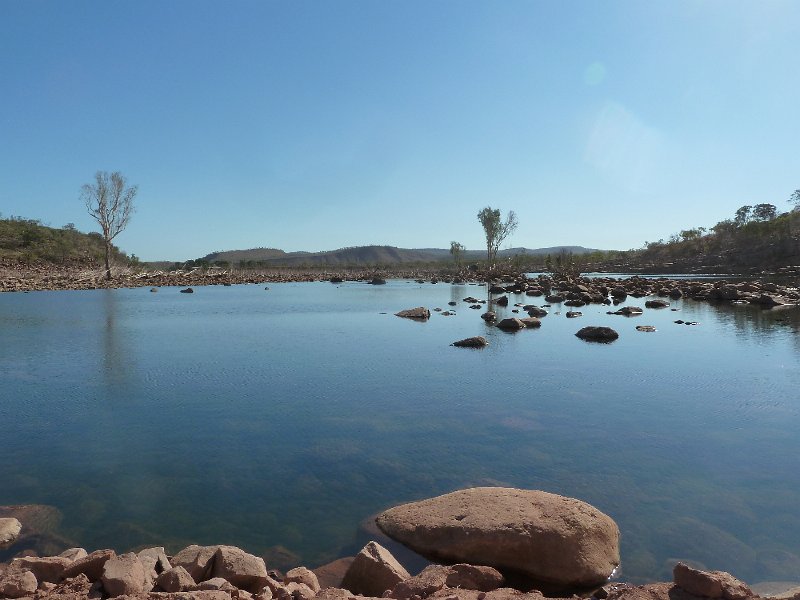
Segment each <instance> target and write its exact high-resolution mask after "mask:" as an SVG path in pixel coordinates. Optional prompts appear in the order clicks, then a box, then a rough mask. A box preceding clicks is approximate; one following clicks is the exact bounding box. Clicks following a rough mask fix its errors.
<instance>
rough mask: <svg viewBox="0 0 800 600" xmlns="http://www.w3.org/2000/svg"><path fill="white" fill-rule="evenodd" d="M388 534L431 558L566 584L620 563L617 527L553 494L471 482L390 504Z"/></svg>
mask: <svg viewBox="0 0 800 600" xmlns="http://www.w3.org/2000/svg"><path fill="white" fill-rule="evenodd" d="M377 523H378V527H380V528H381V529H382V530H383V531H384V532H385V533H386V534H387V535H389V536H390V537H392V538H394V539H396V540H398V541H399V542H402V543H403V544H405V545H406V546H408V547H409V548H411V549H412V550H414V551H416V552H419V553H420V554H422V555H423V556H426V557H427V558H430V559H431V560H442V561H446V562H465V563H470V564H478V565H488V566H492V567H495V568H497V569H499V570H500V571H508V572H512V573H513V572H517V573H522V574H524V575H527V576H528V577H531V578H532V579H534V580H537V581H541V582H545V583H548V584H551V585H554V586H563V587H564V588H581V587H590V586H593V585H600V584H602V583H604V582H605V581H606V579H607V578H608V577H609V575H611V573H612V571H614V569H615V568H616V567H617V566H618V565H619V528H618V527H617V524H616V523H615V522H614V520H613V519H611V517H609V516H608V515H605V514H603V513H602V512H600V511H599V510H597V509H596V508H594V507H593V506H591V505H589V504H587V503H585V502H581V501H580V500H576V499H574V498H566V497H564V496H558V495H556V494H550V493H547V492H541V491H535V490H519V489H512V488H472V489H467V490H459V491H457V492H452V493H450V494H445V495H444V496H439V497H436V498H431V499H428V500H421V501H419V502H412V503H410V504H404V505H401V506H397V507H395V508H391V509H389V510H387V511H385V512H383V513H382V514H380V515H379V516H378V518H377Z"/></svg>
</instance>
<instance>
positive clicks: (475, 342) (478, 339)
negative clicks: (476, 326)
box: [450, 335, 489, 348]
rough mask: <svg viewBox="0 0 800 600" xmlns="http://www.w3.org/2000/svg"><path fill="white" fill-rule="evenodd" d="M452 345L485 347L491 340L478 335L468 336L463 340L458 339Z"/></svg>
mask: <svg viewBox="0 0 800 600" xmlns="http://www.w3.org/2000/svg"><path fill="white" fill-rule="evenodd" d="M450 345H451V346H456V347H458V348H483V347H484V346H488V345H489V342H488V341H487V340H486V338H485V337H483V336H480V335H477V336H475V337H468V338H464V339H463V340H458V341H457V342H453V343H452V344H450Z"/></svg>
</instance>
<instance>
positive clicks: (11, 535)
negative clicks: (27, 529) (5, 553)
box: [0, 517, 22, 546]
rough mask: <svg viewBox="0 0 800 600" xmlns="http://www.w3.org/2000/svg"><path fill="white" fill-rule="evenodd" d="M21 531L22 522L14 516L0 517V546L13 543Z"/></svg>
mask: <svg viewBox="0 0 800 600" xmlns="http://www.w3.org/2000/svg"><path fill="white" fill-rule="evenodd" d="M20 531H22V523H20V522H19V520H18V519H16V518H14V517H9V518H4V519H0V546H5V545H6V544H11V543H13V542H14V541H15V540H16V539H17V538H18V537H19V532H20Z"/></svg>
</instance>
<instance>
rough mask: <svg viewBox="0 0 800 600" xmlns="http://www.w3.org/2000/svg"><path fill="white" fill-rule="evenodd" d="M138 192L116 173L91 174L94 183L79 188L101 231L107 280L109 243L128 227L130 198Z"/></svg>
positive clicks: (109, 273)
mask: <svg viewBox="0 0 800 600" xmlns="http://www.w3.org/2000/svg"><path fill="white" fill-rule="evenodd" d="M138 191H139V187H138V186H136V185H132V186H128V182H127V180H126V179H125V176H124V175H123V174H122V173H120V172H119V171H114V172H113V173H111V174H110V175H109V174H108V173H107V172H106V171H98V172H97V173H95V175H94V183H87V184H85V185H84V186H83V187H82V188H81V199H82V200H83V201H84V202H85V203H86V210H87V211H88V213H89V215H91V216H92V218H94V220H95V221H97V222H98V223H99V224H100V228H101V229H102V230H103V240H104V241H105V250H106V252H105V258H106V279H111V264H110V262H109V261H110V257H111V241H112V240H113V239H114V238H115V237H117V236H118V235H119V234H120V232H122V230H123V229H125V227H126V226H127V225H128V221H130V219H131V215H132V214H133V199H134V198H135V197H136V192H138Z"/></svg>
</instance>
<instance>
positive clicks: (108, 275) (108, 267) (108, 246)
mask: <svg viewBox="0 0 800 600" xmlns="http://www.w3.org/2000/svg"><path fill="white" fill-rule="evenodd" d="M110 254H111V242H109V241H108V240H106V279H107V280H108V281H111V265H110V264H109V262H108V260H109V255H110Z"/></svg>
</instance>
